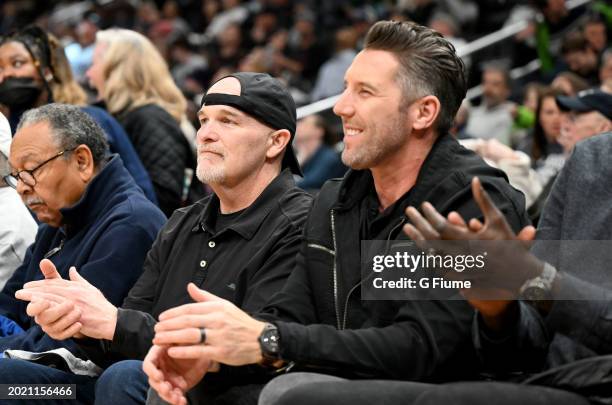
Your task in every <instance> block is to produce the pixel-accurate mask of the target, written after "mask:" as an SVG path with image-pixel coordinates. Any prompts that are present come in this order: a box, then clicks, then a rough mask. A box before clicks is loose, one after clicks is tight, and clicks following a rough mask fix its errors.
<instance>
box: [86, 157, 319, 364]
mask: <svg viewBox="0 0 612 405" xmlns="http://www.w3.org/2000/svg"><path fill="white" fill-rule="evenodd" d="M311 203H312V197H311V196H310V195H308V194H307V193H306V192H304V191H303V190H301V189H299V188H298V187H296V185H295V182H294V180H293V175H292V174H291V172H290V171H289V170H288V169H287V170H284V171H283V172H282V173H281V174H279V176H278V177H276V178H275V179H274V180H273V181H272V182H271V183H270V184H269V185H268V187H266V189H265V190H264V191H263V192H262V193H261V195H260V196H259V197H258V198H257V199H256V200H255V202H253V204H251V205H250V206H249V207H248V208H246V209H245V210H244V211H242V212H241V213H240V214H239V216H238V217H237V218H235V219H234V220H233V221H232V222H231V223H229V225H227V226H225V227H222V228H221V229H217V228H218V227H217V226H216V218H217V217H218V216H219V214H218V210H219V199H218V197H217V196H216V195H214V194H213V195H210V196H208V197H206V198H204V199H203V200H201V201H199V202H197V203H196V204H194V205H192V206H190V207H186V208H182V209H179V210H177V211H176V212H175V213H174V215H173V216H172V217H171V218H170V219H169V220H168V223H167V224H166V225H165V226H164V227H163V228H162V229H161V231H160V232H159V234H158V236H157V239H156V241H155V243H154V244H153V247H152V248H151V250H150V251H149V254H148V255H147V259H146V260H145V263H144V270H143V274H142V276H141V277H140V278H139V279H138V281H137V282H136V284H135V285H134V287H132V289H131V290H130V292H129V294H128V296H127V298H126V299H125V301H124V302H123V305H122V307H121V308H119V312H118V318H117V325H116V328H115V335H114V336H113V340H112V341H107V340H94V339H83V340H77V341H78V342H79V343H81V346H82V347H83V348H84V349H85V350H86V351H87V354H88V356H89V357H90V358H91V359H92V360H93V361H94V362H95V363H96V364H98V365H99V366H101V367H105V366H108V365H109V364H110V363H113V362H115V361H118V360H121V359H126V358H127V359H139V360H142V359H143V358H144V356H145V355H146V354H147V352H148V350H149V349H150V347H151V344H152V343H151V341H152V340H153V336H154V335H155V331H154V326H155V324H156V322H157V318H158V316H159V314H160V313H162V312H163V311H165V310H167V309H169V308H173V307H176V306H179V305H183V304H186V303H188V302H192V300H191V298H190V297H189V295H188V293H187V284H188V283H189V282H193V283H195V284H196V285H197V286H199V287H200V288H203V289H206V290H207V291H210V292H211V293H213V294H215V295H217V296H219V297H221V298H224V299H227V300H229V301H231V302H233V303H234V304H236V305H237V306H238V307H240V308H242V309H243V310H245V311H247V312H257V311H260V310H261V309H262V308H263V307H264V305H265V304H266V302H267V301H268V299H269V297H270V296H271V295H272V294H273V293H275V292H277V291H278V290H280V289H281V288H282V286H283V285H284V283H285V281H286V280H287V277H288V276H289V274H290V273H291V271H292V270H293V268H294V267H295V260H296V256H297V253H298V251H299V249H300V246H301V242H302V228H303V225H304V222H305V220H306V216H307V214H308V211H309V209H310V206H311Z"/></svg>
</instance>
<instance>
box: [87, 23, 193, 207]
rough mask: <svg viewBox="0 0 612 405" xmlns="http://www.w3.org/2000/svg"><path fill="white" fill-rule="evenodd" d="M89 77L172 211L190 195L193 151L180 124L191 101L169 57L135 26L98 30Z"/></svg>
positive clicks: (163, 202)
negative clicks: (176, 78)
mask: <svg viewBox="0 0 612 405" xmlns="http://www.w3.org/2000/svg"><path fill="white" fill-rule="evenodd" d="M87 77H88V79H89V81H90V83H91V85H92V86H93V87H94V88H95V89H96V90H97V91H98V97H99V99H100V101H101V102H102V103H104V105H105V107H106V109H107V110H108V112H110V113H111V114H112V115H113V116H115V117H116V118H117V119H118V120H119V122H120V123H121V124H122V125H123V128H124V129H125V130H126V132H127V133H128V136H129V137H130V139H131V140H132V143H133V145H134V147H135V149H136V152H137V153H138V155H139V156H140V159H141V160H142V163H143V164H144V166H145V168H146V169H147V171H148V172H149V175H150V176H151V180H152V181H153V187H154V189H155V193H156V195H157V199H158V201H159V204H160V208H161V209H162V211H164V213H165V214H166V215H168V216H170V215H171V214H172V212H173V211H174V210H175V209H176V208H179V207H180V206H181V205H183V203H184V202H185V200H186V197H187V196H186V194H187V193H186V192H185V191H184V190H185V189H187V187H186V185H187V186H188V185H189V183H190V182H191V176H192V173H193V169H194V168H195V156H194V153H193V151H192V148H191V145H190V143H189V142H188V140H187V138H186V136H185V135H184V132H183V131H182V129H181V123H183V122H187V120H186V108H187V102H186V100H185V98H184V97H183V94H182V93H181V91H180V90H179V89H178V87H177V86H176V85H175V84H174V81H173V80H172V76H171V75H170V71H169V70H168V66H167V64H166V62H165V60H164V59H163V58H162V56H161V55H160V53H159V52H158V51H157V49H156V48H155V47H154V45H153V44H152V43H151V42H150V41H149V40H148V39H147V38H146V37H144V36H143V35H141V34H139V33H137V32H135V31H130V30H126V29H116V28H113V29H108V30H103V31H98V33H97V35H96V47H95V49H94V55H93V60H92V65H91V67H90V68H89V70H87ZM191 129H192V130H193V127H192V128H191Z"/></svg>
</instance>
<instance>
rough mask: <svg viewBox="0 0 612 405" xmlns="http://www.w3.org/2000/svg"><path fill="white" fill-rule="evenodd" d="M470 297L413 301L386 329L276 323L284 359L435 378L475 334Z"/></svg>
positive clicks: (315, 366)
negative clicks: (466, 299) (459, 346)
mask: <svg viewBox="0 0 612 405" xmlns="http://www.w3.org/2000/svg"><path fill="white" fill-rule="evenodd" d="M472 316H473V311H472V309H471V308H470V307H469V306H468V305H467V303H466V302H464V301H439V300H431V301H408V302H405V303H403V304H402V306H401V308H400V309H399V311H398V313H397V315H396V316H395V318H394V319H393V321H392V322H391V323H390V324H389V325H388V326H386V327H370V328H362V329H351V330H337V329H336V328H335V327H334V326H332V325H322V324H312V325H301V324H298V323H289V322H282V321H279V322H276V324H277V326H278V328H279V333H280V338H281V342H282V345H281V357H282V358H283V359H284V360H286V361H292V362H295V363H296V366H297V367H299V368H304V369H312V370H314V371H322V372H325V371H326V370H328V371H329V372H332V373H337V372H338V371H342V374H343V375H344V376H346V377H357V378H385V379H398V380H400V379H402V380H406V379H409V380H416V379H425V378H427V377H430V376H431V375H432V373H433V372H434V371H435V370H436V369H437V368H438V367H439V366H440V365H441V364H442V363H443V362H445V361H446V359H448V358H449V357H451V356H452V355H453V352H454V351H455V350H457V342H458V341H462V340H465V339H464V337H466V336H469V325H470V319H471V318H472Z"/></svg>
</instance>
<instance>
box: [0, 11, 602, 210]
mask: <svg viewBox="0 0 612 405" xmlns="http://www.w3.org/2000/svg"><path fill="white" fill-rule="evenodd" d="M1 15H2V16H1V18H0V32H2V33H3V34H5V35H6V34H8V33H10V32H13V31H15V30H16V29H19V28H22V27H24V26H27V25H28V24H36V25H37V26H39V27H41V28H43V29H44V30H45V31H46V32H48V33H50V34H52V35H53V36H54V37H55V38H56V39H57V41H58V42H59V44H60V45H61V46H63V47H64V50H65V54H66V57H67V60H68V62H69V64H70V68H71V70H72V73H73V75H74V78H75V79H76V81H77V82H78V83H79V84H80V85H81V86H82V87H83V88H84V89H85V91H86V95H87V102H88V103H95V102H97V101H100V100H101V99H102V100H103V101H105V102H106V104H108V102H109V100H108V99H105V97H104V96H103V95H101V94H100V88H99V86H97V87H96V84H95V83H94V81H95V80H96V77H95V74H96V72H95V70H96V69H91V70H89V72H88V69H90V68H91V66H92V63H93V62H95V58H96V56H95V53H94V49H95V44H96V34H97V33H98V32H99V31H101V30H106V29H109V28H125V29H129V30H133V31H136V32H139V33H141V34H143V35H144V36H146V38H148V39H149V40H150V41H151V42H152V43H153V44H154V46H155V48H156V49H157V50H158V51H159V53H160V54H161V56H162V57H163V58H164V59H165V61H166V62H167V64H168V67H169V70H170V73H171V75H172V79H173V80H174V83H175V84H176V86H177V87H178V89H180V91H181V92H182V94H183V95H184V98H185V100H186V109H185V111H184V114H185V120H184V122H182V123H181V127H182V129H183V130H184V133H185V135H186V137H187V139H190V140H191V144H192V146H193V140H194V136H195V131H194V129H193V128H197V118H196V112H197V110H198V109H199V104H200V100H201V96H202V94H203V93H204V91H205V90H206V89H207V88H208V86H209V85H210V84H211V83H212V82H214V81H215V80H217V79H218V78H220V77H223V76H224V75H227V74H229V73H232V72H235V71H255V72H266V73H269V74H271V75H273V76H275V77H277V78H280V79H282V81H283V82H285V83H286V84H287V85H288V86H289V88H290V89H291V93H292V95H293V97H294V99H295V101H296V104H297V105H298V106H303V105H306V104H309V103H312V102H315V101H317V100H321V99H324V98H327V97H331V96H335V95H337V94H339V93H340V92H341V91H342V89H343V75H344V72H345V70H346V69H347V68H348V66H349V65H350V63H351V61H352V59H353V57H354V56H355V55H356V53H357V52H359V50H360V48H361V46H362V41H363V38H364V35H365V33H366V32H367V30H368V28H369V27H370V26H371V25H372V24H373V23H374V22H376V21H378V20H380V19H394V20H413V21H416V22H418V23H420V24H423V25H428V26H430V27H432V28H434V29H435V30H437V31H438V32H440V33H441V34H443V35H444V36H445V37H446V38H447V39H448V40H449V41H450V42H451V43H452V44H453V45H455V47H456V49H457V50H458V52H459V54H460V55H464V54H465V53H466V49H467V48H466V46H467V45H468V44H469V43H471V42H473V41H475V40H477V39H479V38H482V37H483V36H485V35H487V34H490V33H492V32H495V31H497V30H500V29H502V28H504V27H508V26H511V25H513V24H516V23H520V22H525V26H524V28H523V29H522V30H520V32H518V33H517V34H516V35H513V36H511V37H509V38H506V39H504V40H502V41H499V42H495V43H493V44H492V45H491V46H488V47H485V48H482V49H480V50H478V51H476V52H470V53H469V54H465V56H464V58H463V59H464V62H465V64H466V69H467V71H468V80H469V87H470V88H472V90H473V91H471V92H469V93H468V99H466V101H465V103H464V106H462V108H461V110H460V112H459V114H458V116H457V120H456V126H455V128H453V130H452V131H453V133H454V134H455V135H457V136H458V137H459V138H475V139H477V140H478V142H472V141H469V142H465V145H466V146H468V147H470V148H472V149H474V150H476V151H477V152H478V153H480V154H481V155H482V156H483V157H485V158H486V159H487V160H488V161H489V162H490V163H492V164H496V165H498V166H500V167H502V168H504V169H505V170H507V171H509V172H511V173H509V174H510V175H511V182H512V183H513V185H515V186H516V187H518V188H520V189H521V191H523V192H524V193H525V194H526V197H527V201H528V203H529V204H530V205H531V204H533V203H536V202H537V200H538V197H539V196H540V193H541V191H542V189H545V188H546V185H547V184H548V183H549V182H550V180H551V179H552V178H554V174H555V173H556V172H557V171H558V169H559V168H560V166H561V165H562V162H563V160H564V159H563V156H565V155H566V154H567V152H568V151H569V150H571V148H572V145H573V143H575V142H574V141H572V140H568V139H565V140H563V138H562V136H561V132H562V125H561V116H560V113H559V110H558V108H557V106H556V104H555V103H554V97H555V95H558V94H565V95H576V94H577V93H578V92H580V91H581V90H585V89H589V88H593V87H601V88H602V89H603V90H604V91H612V52H611V51H610V50H609V49H608V50H607V48H608V47H609V43H610V42H609V33H610V29H611V27H612V6H611V5H610V4H609V2H607V1H602V0H596V1H590V2H589V1H586V2H585V1H582V2H581V1H578V2H576V1H565V0H396V1H360V0H352V1H319V0H301V1H291V0H251V1H241V0H157V1H139V0H131V1H129V0H98V1H48V2H42V3H41V2H38V1H33V0H31V1H28V0H25V1H5V2H4V3H3V5H2V14H1ZM99 39H100V38H98V40H99ZM149 59H150V58H149ZM105 63H106V62H105ZM136 63H147V64H155V63H157V62H156V61H154V60H139V61H137V62H136ZM530 63H531V65H530ZM533 63H536V65H535V66H536V69H529V70H525V69H523V70H522V72H521V68H522V67H525V66H533ZM517 68H518V69H517ZM101 69H102V68H101ZM104 69H106V68H104ZM513 69H514V70H513ZM92 70H94V72H92ZM98 70H99V69H98ZM107 70H108V69H107ZM122 74H124V73H122ZM92 76H94V77H92ZM551 86H552V87H551ZM553 89H554V90H553ZM170 104H171V102H170V103H168V106H169V105H170ZM108 107H109V106H108V105H107V106H106V108H107V109H108ZM162 107H164V106H162ZM179 107H180V105H179ZM166 109H168V108H166ZM109 112H111V113H113V114H114V113H116V112H117V111H113V107H112V106H111V108H110V109H109ZM181 114H182V113H181V112H180V111H175V112H173V113H172V115H173V116H174V117H175V118H180V117H181ZM179 121H180V120H179ZM189 126H191V127H192V128H188V127H189ZM299 129H300V130H299V131H298V136H297V138H296V141H295V143H294V147H295V148H296V152H297V155H298V160H299V161H300V163H301V164H302V165H303V166H305V169H306V170H305V172H306V178H305V180H304V182H303V183H302V184H301V186H302V187H304V188H307V189H311V190H316V189H317V188H319V187H320V186H321V185H322V183H323V182H324V181H325V180H326V179H327V178H330V177H334V176H338V175H341V174H342V173H343V171H344V167H343V166H342V164H341V163H340V161H339V157H338V151H339V150H341V148H342V143H341V140H342V129H341V125H340V121H339V119H338V118H337V117H335V116H334V115H333V113H332V112H331V109H328V110H325V111H322V112H321V113H320V115H317V116H315V117H312V118H309V119H308V120H307V122H302V123H301V125H300V126H299ZM128 135H129V136H130V137H132V135H131V134H130V133H129V131H128ZM481 140H482V141H481ZM132 141H133V139H132ZM136 150H137V152H139V150H138V147H136ZM513 151H521V152H524V153H525V154H526V155H527V156H523V155H513V153H512V152H513ZM317 152H318V153H317ZM332 152H333V153H332ZM334 154H335V155H334ZM140 157H141V159H143V157H142V156H140ZM314 157H316V159H314ZM509 157H510V158H511V159H510V160H512V161H513V162H511V163H512V164H510V165H508V164H506V163H507V162H508V158H509ZM549 157H551V158H550V159H547V158H549ZM525 158H528V163H527V165H528V167H527V168H525V165H524V163H525ZM518 160H520V161H521V164H519V163H517V161H518ZM517 164H519V166H520V168H519V171H525V170H527V174H525V173H522V174H520V175H519V176H516V175H514V174H515V173H516V168H515V167H514V166H516V165H517ZM509 166H512V167H509ZM145 167H147V164H146V163H145ZM147 169H148V167H147ZM529 169H533V170H534V171H533V172H529ZM313 171H316V173H314V174H313V173H312V172H313Z"/></svg>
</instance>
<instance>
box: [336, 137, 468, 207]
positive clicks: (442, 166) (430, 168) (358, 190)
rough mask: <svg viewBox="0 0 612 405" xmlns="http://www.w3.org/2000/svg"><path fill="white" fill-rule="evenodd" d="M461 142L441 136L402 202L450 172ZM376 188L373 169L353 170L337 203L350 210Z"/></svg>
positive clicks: (416, 198) (422, 192) (418, 195)
mask: <svg viewBox="0 0 612 405" xmlns="http://www.w3.org/2000/svg"><path fill="white" fill-rule="evenodd" d="M458 147H459V143H458V142H457V140H456V139H455V138H453V137H452V136H451V135H449V134H444V135H440V136H438V138H437V139H436V141H435V142H434V144H433V146H432V148H431V150H430V151H429V154H428V155H427V157H426V158H425V162H423V166H421V170H420V171H419V174H418V176H417V180H416V183H415V185H414V186H413V187H412V189H410V190H409V191H408V192H407V193H406V194H404V196H403V197H401V198H400V199H402V200H404V201H403V202H402V205H406V206H407V205H408V202H411V201H417V202H420V199H421V198H423V197H424V196H425V194H426V193H427V192H428V191H429V190H430V189H431V188H432V187H433V186H435V185H436V184H437V183H438V182H440V180H442V179H443V178H445V177H446V176H448V174H449V173H450V171H451V170H453V169H454V168H453V167H452V164H451V163H452V160H453V159H454V157H455V155H456V151H457V148H458ZM373 189H374V179H373V177H372V173H371V172H370V170H352V169H351V170H349V171H348V172H347V174H346V175H345V176H344V178H343V180H342V184H341V186H340V194H339V196H338V201H337V203H336V205H335V206H334V208H335V209H338V210H340V211H342V210H347V209H350V208H352V207H354V206H355V204H357V203H359V202H360V201H362V200H363V198H365V196H366V195H367V194H368V193H370V192H372V190H373Z"/></svg>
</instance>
